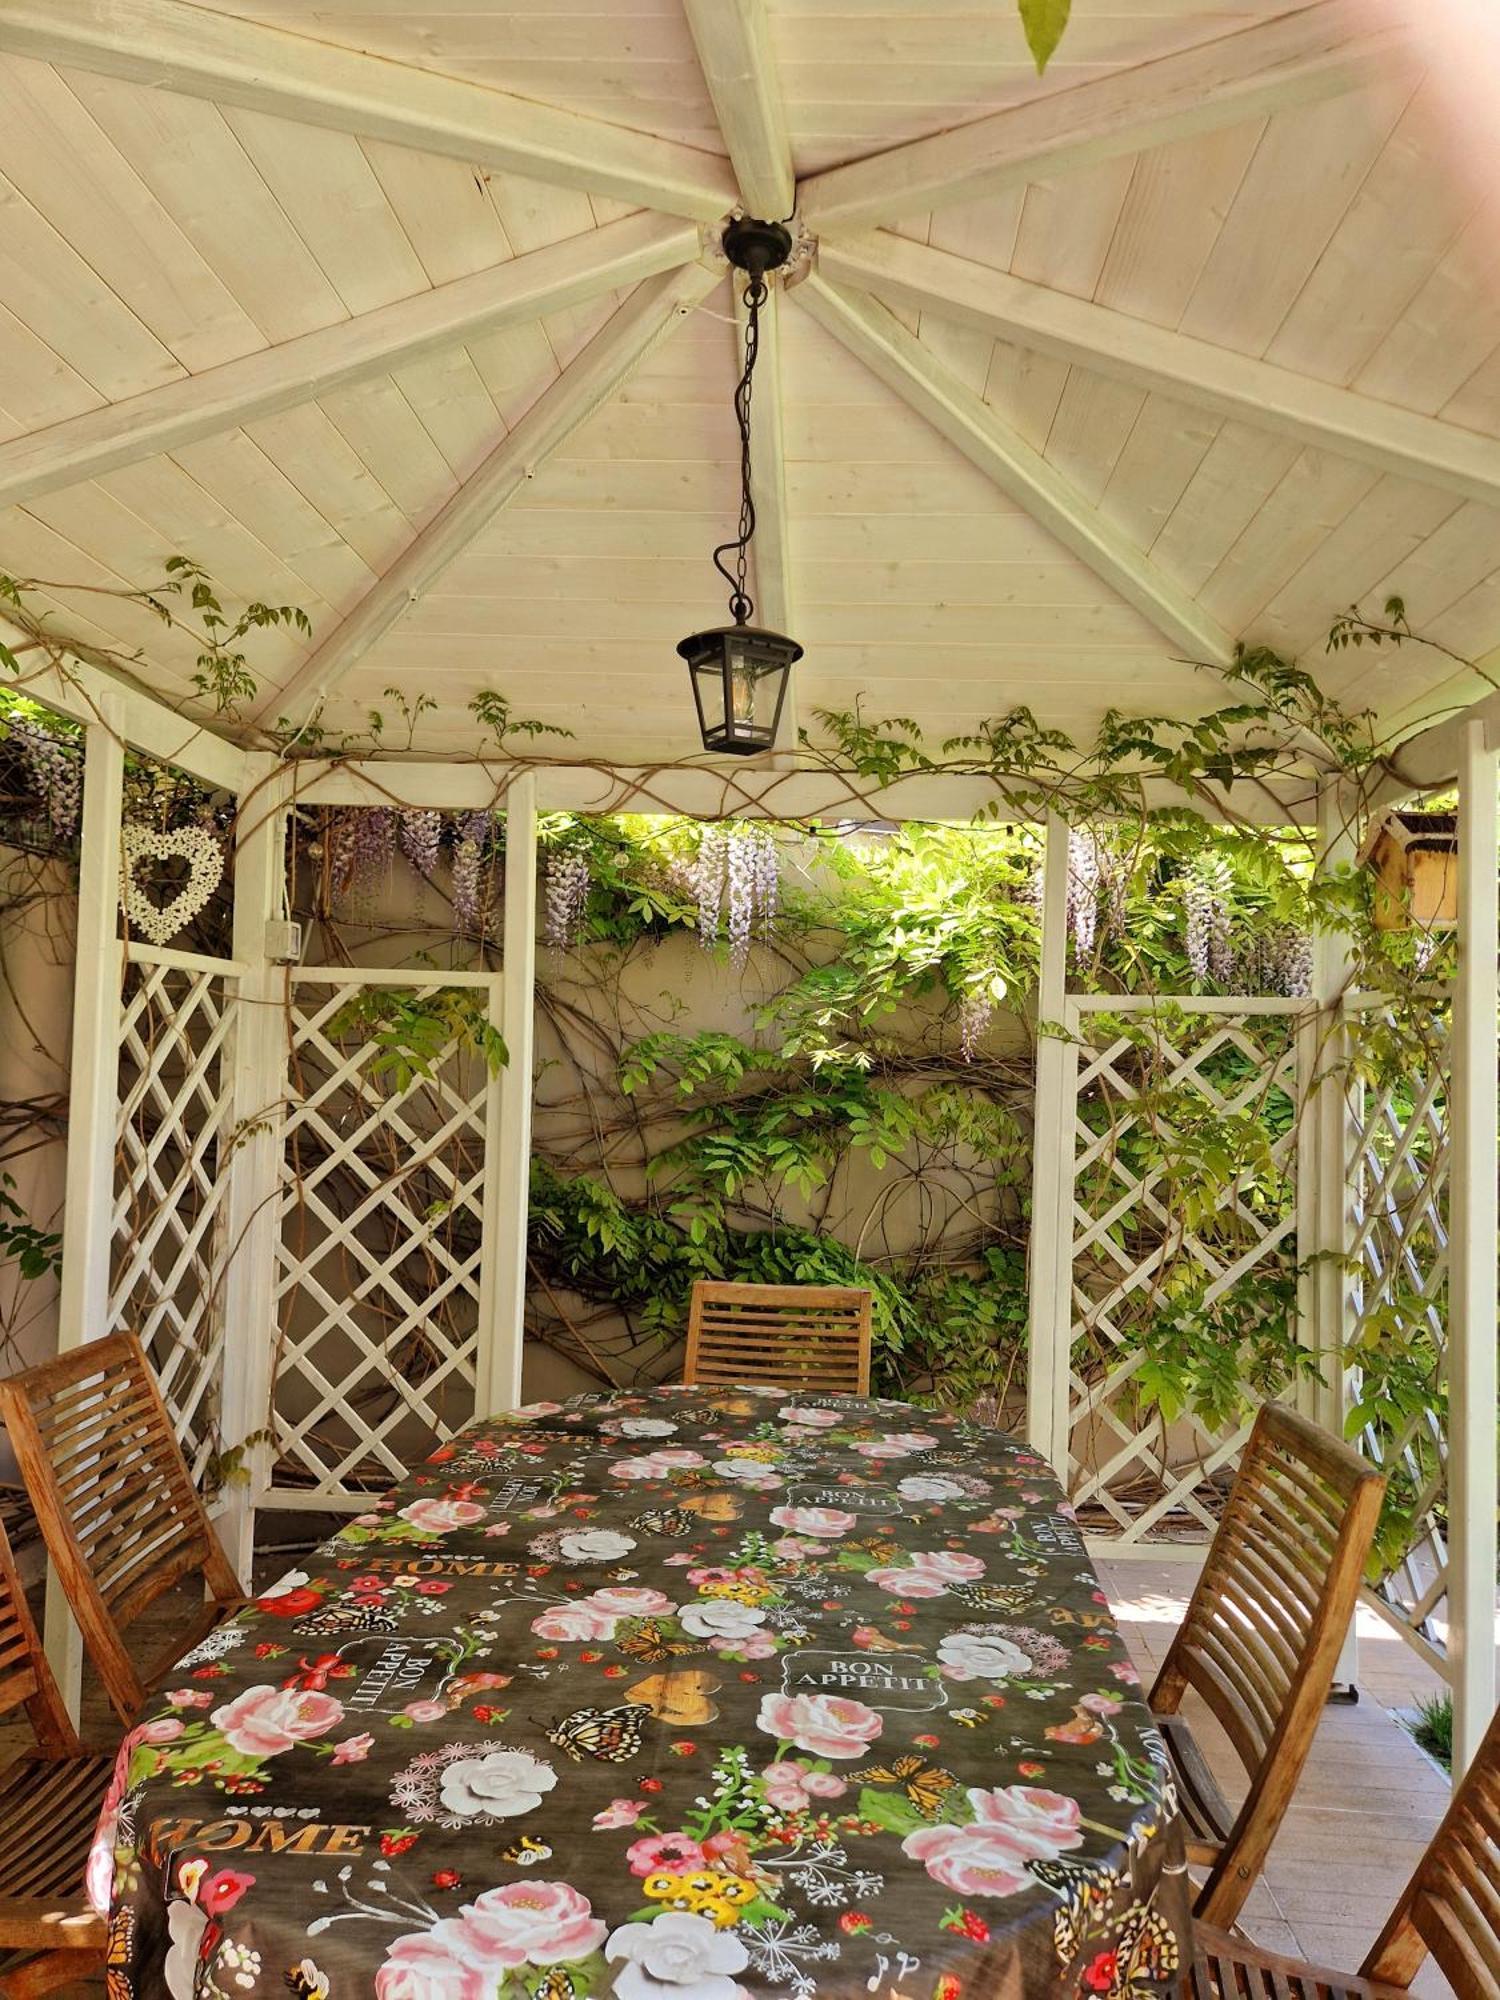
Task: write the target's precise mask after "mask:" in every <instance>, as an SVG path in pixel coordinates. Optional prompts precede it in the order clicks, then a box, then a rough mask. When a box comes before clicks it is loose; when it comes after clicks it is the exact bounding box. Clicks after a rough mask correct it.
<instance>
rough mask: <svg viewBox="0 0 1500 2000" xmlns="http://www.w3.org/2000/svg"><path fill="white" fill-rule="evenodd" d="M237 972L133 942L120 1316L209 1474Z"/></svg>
mask: <svg viewBox="0 0 1500 2000" xmlns="http://www.w3.org/2000/svg"><path fill="white" fill-rule="evenodd" d="M234 973H235V968H234V967H232V966H226V965H224V964H221V963H218V962H216V961H214V960H212V959H194V958H192V957H190V956H189V955H188V954H186V953H168V952H157V951H153V950H151V949H150V948H149V947H146V946H135V945H133V946H131V948H130V953H129V962H128V964H127V966H126V969H125V987H124V992H123V995H122V999H121V1017H120V1037H119V1100H118V1108H117V1115H116V1125H115V1141H116V1164H115V1202H114V1215H113V1255H112V1258H111V1273H110V1292H109V1325H110V1327H111V1328H114V1327H117V1326H124V1327H129V1328H131V1329H132V1330H133V1331H134V1332H135V1333H136V1334H137V1335H138V1336H139V1337H140V1340H141V1343H142V1345H143V1346H144V1347H145V1350H146V1353H147V1355H148V1356H149V1357H150V1360H151V1363H152V1366H153V1367H154V1368H155V1370H156V1375H157V1379H158V1381H159V1382H160V1383H161V1388H162V1394H163V1395H164V1396H165V1398H166V1402H167V1407H168V1409H169V1410H170V1411H171V1413H172V1420H173V1423H174V1426H175V1428H176V1431H177V1435H178V1437H179V1439H180V1441H181V1443H182V1447H183V1450H184V1452H185V1453H186V1455H187V1459H188V1463H189V1464H190V1465H191V1467H192V1469H193V1473H194V1476H195V1477H197V1478H200V1479H201V1478H202V1477H203V1475H204V1473H205V1471H206V1470H207V1468H208V1465H209V1462H210V1460H211V1459H212V1458H213V1457H214V1455H215V1453H216V1452H217V1451H218V1450H219V1449H220V1446H221V1440H220V1437H219V1428H218V1416H219V1408H218V1402H219V1385H220V1379H221V1370H222V1363H223V1351H224V1312H223V1308H224V1299H223V1280H224V1267H225V1263H226V1260H227V1258H228V1255H229V1251H230V1247H231V1246H230V1245H229V1243H228V1241H227V1236H226V1229H225V1222H226V1208H227V1203H228V1196H229V1177H228V1171H227V1168H228V1154H229V1151H230V1137H231V1130H232V1104H233V1091H232V1061H231V1054H230V1051H231V1049H232V1046H233V1033H234V1016H235V1009H236V1006H237V981H236V979H235V977H234Z"/></svg>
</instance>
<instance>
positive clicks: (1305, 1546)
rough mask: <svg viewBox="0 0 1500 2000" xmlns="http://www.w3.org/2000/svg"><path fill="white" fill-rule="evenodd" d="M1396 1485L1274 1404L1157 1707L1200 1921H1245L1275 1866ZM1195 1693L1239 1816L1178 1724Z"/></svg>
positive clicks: (1162, 1679)
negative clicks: (1235, 1771) (1218, 1744)
mask: <svg viewBox="0 0 1500 2000" xmlns="http://www.w3.org/2000/svg"><path fill="white" fill-rule="evenodd" d="M1384 1490H1385V1481H1384V1480H1383V1479H1382V1478H1381V1477H1380V1475H1379V1474H1378V1473H1376V1472H1374V1471H1372V1470H1371V1468H1370V1467H1369V1466H1368V1465H1367V1464H1366V1463H1365V1462H1364V1460H1363V1459H1361V1458H1359V1457H1357V1456H1356V1454H1355V1453H1354V1452H1352V1451H1351V1450H1349V1448H1348V1447H1347V1446H1346V1445H1343V1444H1341V1443H1340V1442H1339V1441H1338V1439H1337V1438H1334V1437H1330V1436H1329V1434H1328V1433H1327V1432H1326V1431H1324V1430H1322V1429H1320V1428H1319V1427H1318V1425H1316V1424H1314V1423H1311V1422H1309V1420H1308V1419H1307V1418H1306V1417H1302V1416H1299V1415H1298V1414H1297V1413H1296V1412H1295V1411H1294V1410H1287V1409H1282V1408H1280V1407H1279V1406H1277V1405H1274V1404H1269V1403H1268V1404H1267V1405H1266V1406H1265V1407H1264V1408H1263V1409H1262V1411H1261V1413H1260V1415H1259V1417H1258V1418H1257V1419H1256V1423H1255V1428H1254V1430H1253V1431H1252V1432H1251V1434H1250V1440H1249V1442H1248V1444H1247V1445H1246V1447H1245V1450H1244V1454H1243V1456H1242V1457H1241V1459H1240V1466H1239V1472H1238V1474H1237V1476H1236V1478H1235V1482H1234V1487H1233V1490H1232V1491H1231V1493H1230V1496H1229V1502H1228V1505H1227V1506H1226V1507H1225V1510H1224V1517H1223V1519H1222V1520H1221V1521H1220V1523H1219V1528H1218V1532H1217V1534H1216V1535H1215V1536H1214V1541H1213V1546H1212V1547H1211V1549H1210V1550H1209V1553H1208V1560H1207V1562H1206V1563H1205V1564H1204V1566H1203V1572H1202V1574H1201V1576H1200V1577H1199V1579H1198V1586H1197V1588H1196V1589H1195V1590H1194V1592H1193V1596H1192V1601H1191V1603H1190V1604H1189V1605H1188V1610H1187V1616H1186V1617H1185V1618H1184V1620H1183V1622H1182V1624H1181V1626H1180V1627H1179V1629H1178V1632H1177V1635H1176V1637H1175V1638H1174V1639H1173V1641H1172V1645H1171V1648H1170V1650H1169V1651H1168V1653H1167V1657H1166V1660H1165V1662H1164V1663H1163V1665H1162V1669H1161V1672H1160V1674H1159V1675H1158V1676H1157V1680H1156V1685H1155V1687H1154V1688H1153V1689H1152V1690H1151V1708H1152V1712H1153V1714H1154V1715H1155V1717H1156V1719H1157V1721H1158V1723H1159V1724H1160V1725H1161V1729H1162V1733H1163V1735H1164V1736H1165V1738H1166V1743H1167V1749H1168V1752H1169V1753H1170V1756H1171V1759H1172V1764H1173V1767H1174V1770H1175V1773H1176V1777H1177V1788H1178V1794H1179V1798H1180V1801H1181V1806H1182V1812H1183V1819H1184V1824H1185V1828H1186V1832H1187V1839H1188V1860H1189V1862H1190V1863H1191V1864H1193V1865H1195V1866H1200V1867H1203V1868H1205V1869H1206V1870H1207V1871H1208V1874H1207V1880H1206V1881H1205V1882H1204V1885H1203V1888H1202V1890H1201V1891H1200V1893H1199V1896H1198V1899H1197V1904H1196V1911H1197V1915H1198V1916H1199V1917H1201V1918H1202V1919H1203V1921H1204V1922H1205V1923H1210V1924H1219V1925H1222V1926H1226V1927H1227V1926H1229V1925H1231V1924H1232V1923H1233V1922H1234V1920H1235V1918H1236V1917H1237V1916H1238V1915H1239V1912H1240V1910H1241V1908H1242V1907H1243V1905H1244V1901H1245V1898H1246V1897H1247V1896H1248V1895H1249V1893H1250V1890H1251V1888H1252V1886H1253V1885H1254V1882H1255V1878H1256V1876H1257V1875H1259V1873H1260V1871H1261V1868H1262V1867H1263V1866H1264V1864H1265V1858H1266V1852H1267V1850H1268V1849H1269V1847H1270V1845H1271V1842H1272V1840H1273V1839H1274V1837H1275V1834H1276V1830H1277V1828H1278V1827H1279V1826H1280V1824H1281V1821H1282V1818H1283V1816H1284V1814H1285V1812H1286V1809H1287V1806H1288V1804H1289V1803H1290V1801H1291V1797H1292V1793H1293V1791H1294V1790H1295V1789H1296V1784H1297V1779H1298V1777H1299V1776H1300V1774H1301V1771H1302V1766H1303V1765H1304V1763H1305V1762H1306V1761H1307V1754H1308V1751H1309V1750H1310V1749H1311V1748H1312V1740H1313V1734H1314V1731H1315V1730H1316V1729H1317V1726H1318V1717H1319V1715H1320V1714H1321V1712H1322V1709H1323V1705H1324V1703H1325V1702H1326V1701H1327V1699H1328V1693H1329V1689H1330V1688H1331V1687H1332V1685H1333V1675H1334V1670H1335V1668H1336V1667H1337V1665H1338V1658H1339V1652H1340V1649H1341V1648H1342V1646H1343V1643H1344V1636H1345V1634H1346V1632H1347V1631H1348V1629H1349V1621H1350V1619H1351V1618H1352V1617H1353V1615H1354V1605H1355V1600H1356V1597H1357V1595H1358V1591H1359V1584H1360V1577H1361V1575H1362V1573H1363V1570H1364V1562H1365V1556H1366V1554H1367V1553H1368V1551H1369V1547H1370V1543H1371V1540H1372V1539H1373V1537H1374V1533H1375V1524H1376V1520H1377V1518H1378V1516H1379V1513H1380V1502H1381V1495H1382V1494H1383V1492H1384ZM1189 1688H1192V1689H1194V1690H1195V1691H1196V1692H1197V1693H1198V1694H1199V1695H1201V1696H1202V1698H1203V1700H1204V1701H1205V1702H1206V1703H1207V1704H1208V1707H1209V1708H1210V1709H1211V1710H1212V1711H1213V1713H1214V1715H1215V1716H1216V1717H1217V1718H1218V1720H1219V1722H1220V1723H1221V1724H1222V1725H1223V1728H1224V1730H1225V1733H1226V1734H1227V1735H1228V1737H1229V1740H1230V1742H1231V1744H1232V1745H1233V1746H1234V1751H1235V1754H1236V1756H1237V1757H1238V1758H1239V1760H1240V1762H1241V1763H1242V1764H1243V1766H1244V1768H1245V1774H1246V1777H1247V1778H1248V1780H1249V1790H1248V1792H1247V1793H1246V1796H1245V1802H1244V1804H1243V1805H1242V1806H1241V1808H1240V1810H1239V1812H1238V1813H1236V1812H1235V1811H1234V1810H1233V1809H1232V1808H1231V1807H1230V1805H1229V1804H1228V1802H1227V1801H1226V1799H1225V1798H1224V1795H1223V1793H1222V1792H1221V1791H1220V1789H1219V1786H1218V1784H1217V1783H1216V1782H1215V1780H1214V1777H1213V1775H1212V1773H1211V1772H1210V1771H1209V1768H1208V1765H1207V1763H1206V1762H1205V1761H1204V1758H1203V1755H1202V1753H1201V1751H1200V1750H1199V1748H1198V1745H1197V1744H1196V1743H1195V1742H1194V1740H1193V1736H1192V1732H1191V1730H1190V1729H1189V1727H1188V1725H1187V1723H1186V1722H1185V1721H1184V1720H1183V1718H1182V1717H1181V1716H1180V1715H1179V1714H1178V1709H1179V1707H1180V1705H1181V1702H1182V1697H1183V1695H1184V1693H1185V1692H1186V1690H1187V1689H1189Z"/></svg>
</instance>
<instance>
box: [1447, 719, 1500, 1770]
mask: <svg viewBox="0 0 1500 2000" xmlns="http://www.w3.org/2000/svg"><path fill="white" fill-rule="evenodd" d="M1495 791H1496V767H1495V757H1494V754H1493V753H1492V752H1491V750H1490V749H1489V747H1488V744H1487V743H1486V740H1485V729H1484V725H1483V723H1479V722H1471V723H1469V724H1467V725H1466V726H1465V728H1464V732H1463V745H1462V752H1461V759H1460V763H1459V774H1458V984H1457V990H1456V992H1455V995H1454V1007H1453V1084H1452V1090H1453V1102H1452V1107H1451V1117H1450V1144H1451V1146H1452V1155H1451V1158H1452V1166H1451V1172H1450V1177H1449V1187H1450V1189H1451V1196H1450V1203H1451V1207H1450V1217H1449V1220H1450V1226H1451V1235H1450V1265H1449V1278H1448V1657H1449V1662H1450V1666H1451V1672H1452V1681H1453V1710H1454V1713H1453V1775H1454V1777H1455V1778H1457V1777H1458V1776H1459V1775H1460V1774H1461V1773H1462V1772H1463V1771H1464V1770H1465V1768H1466V1767H1467V1765H1468V1764H1469V1761H1470V1760H1471V1758H1472V1757H1473V1755H1474V1752H1475V1751H1476V1750H1477V1749H1478V1747H1479V1742H1480V1738H1481V1737H1482V1736H1483V1734H1484V1732H1485V1729H1486V1727H1487V1726H1488V1723H1489V1720H1490V1714H1491V1711H1492V1710H1493V1708H1494V1705H1495V1636H1494V1629H1495V1483H1496V1451H1495V1316H1496V1277H1495V1237H1496V1227H1497V1219H1500V1218H1497V1203H1496V1177H1497V1174H1500V1157H1497V1150H1500V1149H1497V1143H1496V1121H1497V1117H1500V1104H1497V1088H1496V1049H1497V1033H1496V953H1497V948H1500V940H1497V934H1496V932H1497V926H1496V867H1497V854H1500V846H1497V822H1496V801H1495Z"/></svg>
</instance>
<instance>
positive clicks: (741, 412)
mask: <svg viewBox="0 0 1500 2000" xmlns="http://www.w3.org/2000/svg"><path fill="white" fill-rule="evenodd" d="M767 291H768V287H767V285H766V281H765V279H764V278H763V277H752V278H751V279H750V281H749V283H748V284H747V285H746V286H745V291H744V299H745V366H744V369H743V371H742V373H741V375H740V379H739V381H738V382H737V383H736V384H735V390H734V414H735V421H736V422H737V423H738V425H739V430H740V531H739V534H738V535H737V536H736V537H735V539H734V540H733V541H732V542H720V544H719V546H718V547H717V548H716V549H715V550H714V568H715V569H716V570H717V571H718V572H719V574H720V576H722V577H723V579H724V581H725V582H726V583H727V584H728V585H729V615H730V617H731V618H733V620H734V622H735V624H736V625H746V624H748V623H749V621H750V618H751V616H752V614H753V613H754V610H755V603H754V600H753V599H752V598H751V596H750V594H749V592H748V591H747V590H746V588H745V576H746V571H747V569H748V567H749V558H750V544H751V542H752V541H753V540H754V538H755V501H754V499H753V498H752V496H751V492H750V398H751V396H752V394H753V393H754V388H755V361H756V356H757V355H758V354H759V352H760V309H761V307H762V306H763V305H764V304H765V302H766V296H767ZM731 549H732V550H733V551H734V553H735V561H734V569H733V571H732V572H731V571H730V570H728V569H726V568H725V566H724V561H723V558H724V557H725V556H726V555H727V554H728V553H729V551H730V550H731Z"/></svg>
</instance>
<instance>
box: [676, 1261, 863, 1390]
mask: <svg viewBox="0 0 1500 2000" xmlns="http://www.w3.org/2000/svg"><path fill="white" fill-rule="evenodd" d="M870 1306H871V1295H870V1293H869V1292H867V1291H864V1290H861V1289H859V1288H858V1287H855V1286H843V1285H727V1284H718V1283H713V1282H710V1281H709V1280H707V1279H702V1278H700V1279H699V1281H698V1283H697V1284H695V1285H694V1287H693V1301H692V1306H691V1309H690V1311H689V1313H688V1336H687V1359H686V1361H685V1363H684V1365H683V1373H682V1379H683V1381H684V1382H723V1383H734V1382H773V1383H775V1384H777V1386H778V1387H782V1388H788V1389H799V1390H801V1391H803V1392H804V1393H812V1392H821V1393H824V1394H834V1393H838V1392H840V1391H842V1392H844V1393H846V1394H849V1395H852V1396H868V1395H869V1393H870Z"/></svg>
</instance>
